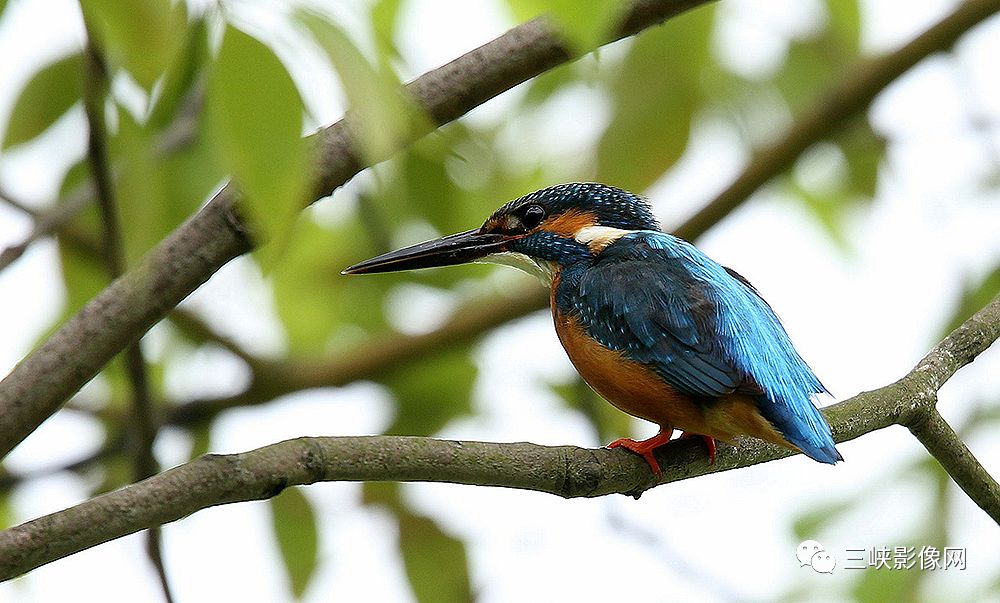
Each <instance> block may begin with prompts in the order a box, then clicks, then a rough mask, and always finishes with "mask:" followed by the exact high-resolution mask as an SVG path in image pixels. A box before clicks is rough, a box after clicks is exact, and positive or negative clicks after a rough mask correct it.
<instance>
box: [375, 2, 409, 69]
mask: <svg viewBox="0 0 1000 603" xmlns="http://www.w3.org/2000/svg"><path fill="white" fill-rule="evenodd" d="M402 5H403V2H402V0H378V1H377V2H375V3H374V4H373V5H372V9H371V19H372V29H373V30H374V33H375V43H376V44H378V48H379V54H380V55H381V56H383V57H390V58H397V57H398V56H399V50H398V49H397V48H396V42H395V37H396V28H397V27H398V26H399V14H400V13H399V9H400V7H402Z"/></svg>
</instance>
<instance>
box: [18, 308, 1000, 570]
mask: <svg viewBox="0 0 1000 603" xmlns="http://www.w3.org/2000/svg"><path fill="white" fill-rule="evenodd" d="M998 337H1000V298H997V299H996V300H994V301H993V302H992V303H991V304H989V305H988V306H987V307H985V308H984V309H982V310H980V311H979V312H978V313H977V314H976V315H974V316H973V317H971V318H970V319H968V320H967V321H966V322H965V323H963V324H962V326H960V327H959V328H958V329H956V330H955V331H953V332H952V333H951V334H950V335H948V337H947V338H945V339H944V341H942V342H941V343H940V344H938V345H937V346H935V347H934V349H933V350H931V352H930V353H929V354H928V355H927V356H926V357H924V359H923V360H921V361H920V363H918V364H917V366H916V367H915V368H914V369H913V370H912V371H910V372H909V373H908V374H907V375H906V376H905V377H903V378H902V379H900V380H899V381H897V382H895V383H893V384H891V385H888V386H886V387H883V388H880V389H878V390H875V391H872V392H864V393H862V394H859V395H857V396H855V397H853V398H851V399H849V400H845V401H843V402H840V403H838V404H835V405H833V406H831V407H829V408H827V409H825V411H824V414H825V415H826V416H827V418H828V419H829V421H830V424H831V426H832V427H833V432H834V438H835V439H836V441H838V442H844V441H847V440H852V439H854V438H857V437H859V436H861V435H864V434H866V433H870V432H872V431H875V430H877V429H882V428H884V427H888V426H889V425H893V424H904V425H913V424H916V423H919V422H920V419H919V418H927V417H932V416H933V415H932V414H931V413H936V410H935V409H934V401H935V400H936V393H937V390H938V389H939V388H940V387H941V385H943V384H944V383H945V382H946V381H947V380H948V378H950V377H951V376H952V375H953V374H954V373H955V371H957V370H958V369H959V368H961V367H962V366H964V365H966V364H968V363H970V362H972V360H973V359H975V357H976V356H978V355H979V354H980V353H982V352H983V351H984V350H986V349H987V348H988V347H990V345H991V344H992V343H993V342H994V341H995V340H996V339H997V338H998ZM924 422H926V421H924ZM917 429H918V431H921V430H922V429H923V428H919V427H918V428H917ZM930 431H933V428H932V429H930ZM935 437H936V436H932V438H931V439H932V440H933V439H935ZM928 449H929V450H930V452H931V453H932V454H935V456H937V454H938V453H940V452H941V451H942V450H945V448H942V447H939V446H937V445H933V446H930V447H928ZM791 454H792V452H791V451H789V450H787V449H784V448H779V447H777V446H774V445H772V444H767V443H765V442H762V441H759V440H752V441H751V440H746V441H743V442H741V445H740V446H739V447H738V448H736V447H731V446H722V447H720V449H719V451H718V455H717V457H716V462H715V464H714V465H709V463H708V455H707V453H706V452H705V450H704V447H703V446H702V445H701V443H700V442H697V441H694V440H679V441H676V442H672V443H671V444H670V445H669V446H665V447H663V448H661V449H660V450H659V451H657V454H656V456H657V459H658V460H659V462H660V465H661V466H662V467H663V468H664V473H665V475H666V478H665V480H664V481H663V482H662V483H668V482H673V481H679V480H683V479H688V478H692V477H697V476H699V475H704V474H706V473H715V472H720V471H728V470H731V469H737V468H741V467H748V466H750V465H756V464H759V463H764V462H767V461H771V460H775V459H778V458H783V457H787V456H791ZM941 458H944V460H942V464H943V465H944V466H945V467H946V468H948V467H949V466H951V467H954V466H956V465H960V466H963V467H964V469H963V470H961V471H958V472H957V473H958V474H960V475H962V476H963V477H962V478H961V479H963V481H968V480H977V479H980V478H981V477H982V476H981V475H979V474H978V473H977V472H976V470H974V469H973V470H972V471H970V470H969V467H968V466H966V465H964V464H963V463H965V462H966V461H968V457H964V458H963V456H962V455H957V456H956V455H954V454H953V453H952V452H946V453H945V454H943V455H942V457H941ZM966 476H968V477H966ZM320 481H401V482H416V481H422V482H448V483H456V484H470V485H480V486H501V487H507V488H518V489H524V490H535V491H538V492H546V493H549V494H555V495H558V496H562V497H565V498H573V497H595V496H604V495H607V494H615V493H620V494H627V495H630V496H636V497H638V496H639V495H640V494H642V492H644V491H646V490H648V489H649V488H652V487H654V486H657V485H659V484H658V483H657V482H656V480H655V478H654V477H653V476H652V475H651V474H650V472H649V469H648V467H647V466H646V463H645V461H643V460H642V459H641V458H640V457H638V456H636V455H634V454H630V453H628V452H626V451H621V450H608V449H605V448H599V449H587V448H578V447H576V446H539V445H537V444H529V443H525V442H521V443H508V444H501V443H490V442H459V441H449V440H436V439H432V438H422V437H403V436H367V437H309V438H298V439H294V440H286V441H284V442H279V443H277V444H272V445H270V446H265V447H263V448H258V449H256V450H252V451H250V452H244V453H240V454H230V455H206V456H203V457H200V458H198V459H195V460H194V461H191V462H190V463H186V464H184V465H180V466H178V467H175V468H173V469H170V470H168V471H165V472H163V473H161V474H159V475H156V476H153V477H151V478H149V479H147V480H144V481H142V482H139V483H137V484H132V485H130V486H126V487H124V488H122V489H120V490H116V491H114V492H109V493H107V494H103V495H101V496H97V497H95V498H92V499H90V500H87V501H85V502H82V503H80V504H78V505H76V506H73V507H70V508H69V509H66V510H63V511H59V512H56V513H52V514H50V515H46V516H44V517H40V518H38V519H34V520H32V521H29V522H27V523H24V524H21V525H19V526H16V527H13V528H10V529H8V530H5V531H3V532H0V579H10V578H13V577H15V576H18V575H20V574H22V573H24V572H28V571H30V570H32V569H34V568H36V567H39V566H41V565H44V564H46V563H49V562H52V561H55V560H57V559H61V558H63V557H66V556H68V555H72V554H73V553H76V552H79V551H82V550H84V549H87V548H90V547H92V546H95V545H98V544H101V543H103V542H107V541H109V540H113V539H115V538H120V537H122V536H125V535H127V534H131V533H134V532H136V531H139V530H141V529H144V528H149V527H153V526H157V525H162V524H164V523H167V522H170V521H176V520H177V519H180V518H182V517H184V516H186V515H189V514H191V513H194V512H195V511H198V510H201V509H205V508H208V507H211V506H216V505H222V504H227V503H233V502H240V501H248V500H260V499H265V498H269V497H272V496H275V495H277V494H278V493H280V492H281V491H282V490H283V489H285V488H287V487H288V486H297V485H306V484H313V483H316V482H320ZM972 485H973V489H974V490H976V491H977V496H980V497H981V500H983V501H984V502H981V503H980V504H981V505H984V503H985V506H984V508H993V509H995V508H997V505H1000V491H998V490H997V489H996V488H995V487H993V488H992V489H990V488H986V489H982V490H981V491H980V489H979V487H978V484H976V483H974V482H972ZM977 502H979V500H977Z"/></svg>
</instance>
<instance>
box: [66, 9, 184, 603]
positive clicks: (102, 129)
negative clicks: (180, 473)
mask: <svg viewBox="0 0 1000 603" xmlns="http://www.w3.org/2000/svg"><path fill="white" fill-rule="evenodd" d="M87 29H88V37H87V44H86V50H85V57H86V62H85V65H86V77H85V78H84V82H85V85H84V92H83V105H84V111H85V113H86V116H87V162H88V164H89V166H90V173H91V178H92V179H93V182H94V192H95V193H96V200H97V208H98V210H99V212H100V215H101V225H102V229H103V233H102V242H103V248H102V254H101V255H102V257H103V259H104V264H105V268H106V269H107V272H108V275H109V276H110V278H111V279H115V278H118V277H119V276H121V274H122V273H123V272H124V271H125V250H124V243H123V238H122V234H121V221H120V220H119V219H118V204H117V199H116V197H117V195H116V194H115V188H114V182H113V178H112V176H111V166H110V158H109V157H108V144H107V127H106V124H105V121H104V111H105V102H106V100H107V94H108V87H109V82H108V68H107V64H106V63H105V61H104V57H103V56H102V55H101V52H100V50H99V49H98V48H97V46H96V44H95V42H94V37H93V34H92V31H91V30H90V28H89V27H88V28H87ZM122 360H123V362H124V365H125V374H126V377H127V379H128V381H129V385H130V386H131V389H132V404H131V405H130V409H131V413H130V415H131V416H130V418H131V420H130V421H129V422H128V432H129V438H128V440H129V453H130V454H129V456H130V457H131V461H132V479H133V480H134V481H140V480H143V479H146V478H147V477H150V476H152V475H155V474H156V473H157V472H158V471H159V465H158V464H157V462H156V458H155V457H154V456H153V442H154V440H155V439H156V431H157V428H158V425H157V424H156V422H155V421H154V418H153V402H152V396H150V392H149V381H148V379H147V376H146V360H145V358H144V357H143V353H142V347H141V346H140V342H139V341H135V342H133V343H131V344H130V345H129V346H128V347H126V348H125V351H124V353H123V357H122ZM146 554H147V556H148V557H149V561H150V563H151V564H152V565H153V568H154V569H155V570H156V573H157V576H158V577H159V581H160V587H161V589H162V591H163V595H164V598H165V600H166V601H167V603H172V601H173V595H172V594H171V591H170V584H169V581H168V580H167V572H166V568H165V567H164V565H163V556H162V554H161V551H160V527H159V526H153V527H150V528H149V530H148V531H147V533H146Z"/></svg>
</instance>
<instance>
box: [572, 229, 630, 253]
mask: <svg viewBox="0 0 1000 603" xmlns="http://www.w3.org/2000/svg"><path fill="white" fill-rule="evenodd" d="M633 232H638V231H636V230H623V229H621V228H613V227H611V226H584V227H583V228H581V229H580V230H578V231H576V234H575V235H574V236H573V238H574V239H576V241H577V242H578V243H583V244H584V245H586V246H587V247H588V248H589V249H590V251H591V252H592V253H600V252H601V251H604V248H605V247H607V246H608V245H610V244H612V243H614V242H615V241H617V240H618V239H620V238H622V237H624V236H625V235H627V234H632V233H633Z"/></svg>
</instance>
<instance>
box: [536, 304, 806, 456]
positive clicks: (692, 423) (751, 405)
mask: <svg viewBox="0 0 1000 603" xmlns="http://www.w3.org/2000/svg"><path fill="white" fill-rule="evenodd" d="M553 301H554V300H553ZM552 314H553V318H554V320H555V327H556V334H557V335H558V336H559V341H560V342H561V343H562V345H563V348H565V349H566V354H567V355H568V356H569V359H570V361H572V363H573V366H575V367H576V370H577V371H578V372H579V373H580V376H582V377H583V379H584V381H586V382H587V383H588V384H589V385H590V386H591V387H592V388H594V390H595V391H596V392H597V393H599V394H600V395H601V396H602V397H604V399H606V400H607V401H608V402H610V403H611V404H613V405H614V406H615V407H617V408H618V409H620V410H622V411H624V412H626V413H628V414H630V415H632V416H634V417H639V418H641V419H646V420H647V421H652V422H653V423H656V424H657V425H660V426H661V427H665V428H673V429H681V430H683V431H686V432H689V433H695V434H701V435H706V436H710V437H713V438H715V439H717V440H723V441H732V440H733V438H734V437H735V436H737V435H742V434H747V435H751V436H754V437H757V438H760V439H762V440H767V441H769V442H773V443H775V444H779V445H782V446H786V447H789V448H793V449H794V448H795V447H794V446H792V445H791V444H789V443H788V442H787V441H786V440H785V438H784V437H782V436H781V434H779V433H778V432H777V430H775V429H774V427H773V426H772V425H771V424H770V422H768V421H767V419H765V418H764V417H762V416H761V414H760V412H759V410H758V409H757V405H756V403H755V401H754V400H753V399H752V398H750V397H747V396H743V395H738V394H733V395H729V396H724V397H722V398H719V399H717V400H713V401H709V402H707V403H701V404H699V403H696V402H695V401H694V400H693V399H692V398H691V397H690V396H688V395H687V394H683V393H681V392H678V391H677V390H676V389H674V388H673V387H671V386H670V384H669V383H667V382H666V381H664V380H663V379H661V378H660V377H659V375H657V374H656V373H655V372H654V371H652V370H651V369H649V368H648V367H646V366H645V365H643V364H640V363H638V362H635V361H632V360H629V359H628V358H626V357H625V356H624V355H623V354H622V353H621V352H618V351H614V350H610V349H608V348H606V347H604V346H602V345H601V344H599V343H597V342H596V341H594V340H593V339H592V338H591V337H589V336H588V335H587V334H586V332H585V331H584V329H583V328H582V327H581V325H580V323H579V321H577V320H576V318H575V317H573V316H568V315H563V314H561V313H560V312H559V311H558V310H557V309H556V307H555V304H554V303H553V305H552Z"/></svg>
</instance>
